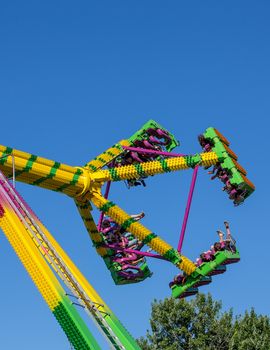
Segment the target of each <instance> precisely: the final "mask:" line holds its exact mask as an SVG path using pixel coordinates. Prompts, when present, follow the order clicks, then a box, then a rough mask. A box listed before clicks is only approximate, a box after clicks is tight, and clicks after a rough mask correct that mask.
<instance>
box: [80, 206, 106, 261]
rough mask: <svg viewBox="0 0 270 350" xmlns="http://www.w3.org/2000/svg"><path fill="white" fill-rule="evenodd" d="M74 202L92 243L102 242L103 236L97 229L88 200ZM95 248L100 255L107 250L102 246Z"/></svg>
mask: <svg viewBox="0 0 270 350" xmlns="http://www.w3.org/2000/svg"><path fill="white" fill-rule="evenodd" d="M75 203H76V206H77V208H78V211H79V213H80V215H81V218H82V219H83V223H84V226H85V227H86V230H87V232H88V234H89V236H90V238H91V240H92V241H93V243H102V242H103V237H102V235H101V233H100V232H99V231H98V229H97V226H96V224H95V221H94V219H93V216H92V214H91V210H92V207H91V204H90V202H89V201H88V200H86V201H84V202H81V201H78V200H75ZM96 250H97V252H98V254H99V255H100V256H105V255H107V251H108V250H107V249H106V248H104V247H97V248H96Z"/></svg>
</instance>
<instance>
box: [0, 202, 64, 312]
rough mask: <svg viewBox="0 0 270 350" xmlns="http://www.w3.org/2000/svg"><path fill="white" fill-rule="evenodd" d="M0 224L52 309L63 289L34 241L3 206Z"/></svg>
mask: <svg viewBox="0 0 270 350" xmlns="http://www.w3.org/2000/svg"><path fill="white" fill-rule="evenodd" d="M0 226H1V228H2V230H3V232H4V233H5V235H6V237H7V239H8V240H9V242H10V244H11V246H12V247H13V249H14V250H15V252H16V254H17V255H18V257H19V259H20V260H21V262H22V264H23V265H24V267H25V269H26V270H27V272H28V273H29V275H30V276H31V278H32V280H33V282H34V283H35V285H36V286H37V288H38V290H39V291H40V293H41V295H42V296H43V298H44V300H45V301H46V303H47V304H48V306H49V308H50V309H51V310H54V309H55V308H56V307H57V305H58V304H59V302H60V301H61V300H62V298H61V297H62V296H63V295H64V290H63V289H62V287H61V285H60V284H59V282H58V280H57V279H56V277H55V276H54V274H53V272H52V271H51V270H50V268H49V266H48V265H47V263H46V262H45V260H44V259H43V258H42V256H41V255H40V253H39V251H38V250H37V249H35V248H36V247H35V243H34V242H33V241H32V239H31V237H30V236H29V234H28V233H27V231H26V229H25V227H24V225H23V224H22V223H21V221H20V220H19V219H18V217H17V216H16V215H15V214H14V213H12V212H11V211H10V210H8V208H7V210H6V208H5V213H4V215H3V217H1V218H0Z"/></svg>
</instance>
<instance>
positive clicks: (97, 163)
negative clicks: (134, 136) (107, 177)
mask: <svg viewBox="0 0 270 350" xmlns="http://www.w3.org/2000/svg"><path fill="white" fill-rule="evenodd" d="M130 145H131V144H130V142H129V141H128V140H122V141H119V142H118V143H117V144H116V145H114V146H112V147H110V148H109V149H107V150H106V151H104V152H103V153H101V154H100V155H98V156H97V157H95V158H94V159H93V160H91V161H90V162H88V163H87V164H85V167H86V168H88V169H89V171H90V172H94V171H96V170H98V169H100V168H102V167H103V166H104V165H106V164H108V163H109V162H111V161H112V160H113V159H114V158H116V157H117V156H119V155H120V154H121V153H123V152H124V149H123V148H122V146H126V147H128V146H130Z"/></svg>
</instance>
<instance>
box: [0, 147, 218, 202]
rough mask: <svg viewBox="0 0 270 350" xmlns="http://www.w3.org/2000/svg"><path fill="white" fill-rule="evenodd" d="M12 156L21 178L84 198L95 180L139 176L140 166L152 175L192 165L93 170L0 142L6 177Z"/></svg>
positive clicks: (207, 160)
mask: <svg viewBox="0 0 270 350" xmlns="http://www.w3.org/2000/svg"><path fill="white" fill-rule="evenodd" d="M126 143H127V141H123V142H122V144H123V145H124V144H126ZM119 152H120V150H119ZM12 156H13V157H14V162H15V170H16V179H17V180H18V181H22V182H25V183H28V184H32V185H36V186H40V187H43V188H46V189H50V190H53V191H59V192H63V193H65V194H67V195H69V196H71V197H82V196H84V197H85V198H87V196H88V197H89V193H90V192H91V190H92V186H93V184H94V183H95V182H99V183H100V185H101V184H102V182H104V181H119V180H127V179H134V178H138V177H140V174H139V173H138V168H139V169H140V170H139V172H142V173H143V174H144V175H145V176H151V175H155V174H162V173H165V172H166V171H177V170H184V169H188V168H189V167H190V166H189V165H188V163H187V160H186V158H185V157H174V158H169V159H166V161H165V163H164V164H165V166H164V164H163V165H162V163H161V162H160V161H149V162H145V163H141V164H139V165H137V166H136V165H127V166H119V167H117V168H114V170H97V171H96V172H92V171H93V170H90V169H89V167H88V166H87V167H72V166H69V165H66V164H63V163H58V162H54V161H52V160H49V159H46V158H42V157H37V156H34V155H32V154H30V153H26V152H22V151H18V150H15V149H11V148H8V147H5V146H1V145H0V158H1V157H4V158H5V160H4V161H3V159H0V170H1V171H2V172H3V173H4V175H5V176H7V177H10V176H11V175H12V170H13V168H12V166H13V163H12ZM200 157H201V160H202V161H201V164H200V165H202V166H210V165H214V164H216V163H217V162H218V157H217V155H216V154H215V153H214V152H207V153H201V154H200ZM90 163H91V162H89V163H88V165H89V164H90ZM103 165H104V164H103Z"/></svg>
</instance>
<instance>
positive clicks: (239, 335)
mask: <svg viewBox="0 0 270 350" xmlns="http://www.w3.org/2000/svg"><path fill="white" fill-rule="evenodd" d="M230 345H231V347H230V350H269V349H270V320H269V317H267V316H262V315H259V316H258V315H257V314H256V313H255V310H254V309H251V311H250V313H248V312H247V311H246V312H245V315H244V316H243V317H241V316H240V317H238V318H237V319H236V322H235V327H234V334H233V337H232V339H231V342H230Z"/></svg>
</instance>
